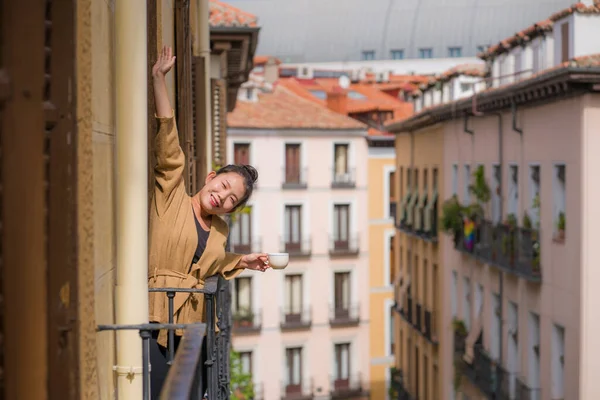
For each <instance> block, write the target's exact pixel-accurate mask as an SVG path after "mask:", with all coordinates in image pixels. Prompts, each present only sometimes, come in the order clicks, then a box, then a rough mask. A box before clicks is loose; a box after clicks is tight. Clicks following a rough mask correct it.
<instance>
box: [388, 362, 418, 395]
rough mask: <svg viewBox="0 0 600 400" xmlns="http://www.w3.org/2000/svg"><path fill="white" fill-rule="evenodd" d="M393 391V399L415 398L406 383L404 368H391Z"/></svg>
mask: <svg viewBox="0 0 600 400" xmlns="http://www.w3.org/2000/svg"><path fill="white" fill-rule="evenodd" d="M390 375H391V385H390V386H391V389H392V390H391V391H392V396H390V399H392V400H413V399H414V398H413V397H412V396H411V395H410V393H409V391H408V388H407V387H406V385H405V383H404V374H403V373H402V370H400V369H396V368H392V369H391V374H390Z"/></svg>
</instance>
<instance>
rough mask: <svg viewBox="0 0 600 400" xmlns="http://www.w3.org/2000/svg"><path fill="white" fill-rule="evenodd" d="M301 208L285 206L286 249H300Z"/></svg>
mask: <svg viewBox="0 0 600 400" xmlns="http://www.w3.org/2000/svg"><path fill="white" fill-rule="evenodd" d="M301 221H302V206H298V205H293V206H292V205H288V206H285V216H284V219H283V223H284V228H283V229H284V235H285V237H284V239H285V244H286V248H287V249H290V248H293V249H300V247H301V243H302V242H301V241H302V224H301Z"/></svg>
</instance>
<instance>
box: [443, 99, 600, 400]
mask: <svg viewBox="0 0 600 400" xmlns="http://www.w3.org/2000/svg"><path fill="white" fill-rule="evenodd" d="M590 101H591V96H590V95H587V96H579V97H574V98H570V99H566V100H562V101H556V102H553V103H550V104H546V105H541V106H536V107H528V108H523V109H521V110H519V112H518V119H517V121H518V126H519V127H520V128H521V129H522V131H523V134H522V135H521V134H519V133H517V132H515V131H513V129H512V119H511V114H510V112H507V113H503V115H502V122H503V140H502V143H503V149H504V156H503V160H504V162H503V166H502V174H503V177H502V178H503V179H502V192H503V193H504V196H505V198H504V213H503V218H505V217H506V215H507V214H508V212H509V210H508V204H507V203H508V199H507V196H508V193H509V183H508V181H509V166H518V221H519V226H522V217H523V215H524V212H525V211H527V212H528V213H529V214H530V215H531V191H532V190H533V189H532V186H531V184H530V168H531V167H532V166H539V168H540V201H541V209H540V247H541V268H542V272H541V273H542V280H541V283H531V282H528V281H526V280H525V279H522V278H519V277H517V276H515V275H513V274H510V273H504V278H503V281H504V288H503V289H504V290H503V295H502V306H503V310H504V311H503V317H502V318H503V320H505V321H506V320H507V318H508V315H507V313H508V311H507V310H508V308H509V302H512V303H514V304H516V305H517V307H518V332H517V335H518V360H517V363H516V366H515V368H514V369H512V371H510V372H512V373H514V374H515V375H516V376H517V377H520V378H522V379H523V380H524V381H525V382H526V383H529V385H530V387H531V388H533V389H535V388H538V387H539V388H540V389H541V391H540V394H541V397H540V400H550V399H553V398H557V397H556V395H555V394H553V389H552V388H553V381H554V382H555V381H556V379H555V378H553V365H556V362H557V360H556V357H560V355H557V354H556V352H557V350H556V349H555V346H553V330H554V326H555V325H559V326H561V327H562V328H564V398H565V399H578V398H581V397H580V391H579V372H580V355H579V354H580V353H579V351H580V348H581V343H580V334H581V332H580V327H581V323H582V320H581V306H580V301H581V300H580V293H581V289H582V286H581V282H582V266H583V265H582V264H581V261H582V259H581V243H582V238H583V236H582V235H584V234H585V231H584V230H582V229H580V228H579V227H580V226H582V225H580V224H581V222H582V216H583V214H582V208H581V204H582V198H581V194H582V193H585V192H584V191H583V189H584V188H583V187H582V181H581V178H580V177H581V173H582V165H581V162H582V161H581V160H582V158H581V154H582V153H581V151H582V135H583V134H584V133H585V130H584V125H582V118H583V115H584V110H589V109H588V108H587V107H588V104H590ZM596 106H597V99H596ZM586 115H589V114H586ZM592 119H593V118H592ZM469 124H470V126H471V129H472V130H474V132H475V133H474V135H469V134H466V133H464V132H463V121H462V120H455V121H452V122H448V123H447V124H446V125H445V128H444V133H445V135H446V137H447V142H446V146H445V157H444V158H445V171H446V172H445V175H444V182H445V185H446V193H447V196H445V198H448V197H449V196H451V194H452V192H453V187H452V182H453V180H454V178H453V176H452V175H453V172H452V170H453V165H457V166H458V171H459V173H458V185H457V188H458V196H459V198H460V199H461V200H464V195H463V194H464V192H465V190H464V187H465V185H466V184H467V183H466V182H465V173H464V165H467V164H468V165H471V171H474V170H475V169H476V167H477V165H478V164H483V165H484V166H485V170H486V177H487V180H488V184H489V185H490V187H491V188H492V190H493V184H492V180H491V179H492V166H493V165H494V164H496V163H498V160H499V158H498V157H499V155H498V149H499V146H498V143H499V139H498V118H497V117H496V116H484V117H481V118H472V119H471V120H470V122H469ZM585 126H586V127H587V129H592V128H591V127H590V125H588V124H586V125H585ZM556 164H564V165H565V166H566V174H565V175H566V188H567V189H566V197H565V198H566V204H565V215H566V221H567V224H566V226H567V228H566V237H565V240H564V242H561V241H559V240H556V237H555V235H554V232H556V218H555V215H556V211H555V210H556V199H555V198H556V194H555V193H556V183H555V178H554V176H555V174H556V172H555V169H554V168H555V165H556ZM445 198H444V199H445ZM487 212H488V215H489V213H490V212H491V210H490V208H489V207H488V210H487ZM441 240H442V241H443V243H444V252H443V257H444V260H445V264H446V267H447V271H446V273H447V275H448V274H452V271H455V273H456V274H457V276H458V285H457V297H458V299H457V311H458V316H457V317H458V318H459V319H464V318H465V316H466V313H470V318H471V321H475V319H476V318H477V317H478V315H476V310H475V305H474V302H475V301H472V302H471V309H470V310H467V309H465V307H464V304H465V302H464V301H463V300H462V299H463V297H464V293H465V292H464V291H465V287H464V285H465V282H467V281H465V278H468V279H469V281H468V283H470V287H471V288H470V292H471V294H473V295H475V293H476V291H478V290H480V289H478V288H479V287H481V288H482V289H483V311H482V314H481V315H482V318H483V344H484V347H485V348H486V349H487V350H489V349H490V347H491V346H492V343H493V342H494V339H493V336H494V335H498V333H497V332H494V331H492V328H491V321H492V318H493V315H494V310H493V309H492V305H491V302H492V295H493V294H498V293H499V288H500V275H499V269H498V268H496V267H493V266H490V265H487V264H482V263H480V262H477V261H475V259H473V258H472V257H471V256H469V255H462V254H461V253H459V252H458V251H456V250H455V249H454V245H453V243H452V240H451V238H450V237H447V236H445V235H444V236H442V237H441ZM450 279H452V278H451V276H450V275H448V276H447V282H450ZM447 288H448V289H451V288H450V287H449V286H447ZM475 297H476V296H472V298H473V299H474V298H475ZM531 313H535V314H536V315H538V316H539V321H540V327H539V332H540V333H539V349H540V350H539V353H540V362H539V367H540V369H539V380H537V379H536V378H535V375H536V373H535V372H534V371H533V370H532V368H533V367H532V361H531V355H532V351H533V350H532V347H533V345H534V344H535V343H534V341H535V339H534V338H533V336H535V334H534V333H533V332H532V330H533V329H532V325H531V323H530V314H531ZM450 318H451V316H450V315H448V318H447V319H446V322H447V323H449V322H450V321H451V319H450ZM508 331H509V327H508V323H505V326H504V329H503V332H502V344H503V345H502V349H503V351H502V360H503V364H504V366H506V362H507V357H508V340H509V338H508V335H509V334H508ZM532 335H533V336H532ZM583 351H585V350H583ZM536 381H537V382H536Z"/></svg>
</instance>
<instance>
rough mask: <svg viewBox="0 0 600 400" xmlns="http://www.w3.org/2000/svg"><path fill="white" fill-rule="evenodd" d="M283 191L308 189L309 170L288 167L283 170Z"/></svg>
mask: <svg viewBox="0 0 600 400" xmlns="http://www.w3.org/2000/svg"><path fill="white" fill-rule="evenodd" d="M282 176H283V181H282V182H281V188H282V189H290V190H302V189H306V188H307V187H308V183H307V182H308V179H307V178H308V168H301V167H298V166H290V165H288V166H286V167H284V168H283V175H282Z"/></svg>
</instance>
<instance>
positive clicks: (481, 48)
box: [477, 44, 488, 53]
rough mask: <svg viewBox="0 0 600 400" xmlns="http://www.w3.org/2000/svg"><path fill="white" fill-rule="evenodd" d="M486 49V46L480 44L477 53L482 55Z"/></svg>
mask: <svg viewBox="0 0 600 400" xmlns="http://www.w3.org/2000/svg"><path fill="white" fill-rule="evenodd" d="M487 49H488V45H486V44H480V45H479V46H477V53H483V52H484V51H486V50H487Z"/></svg>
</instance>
